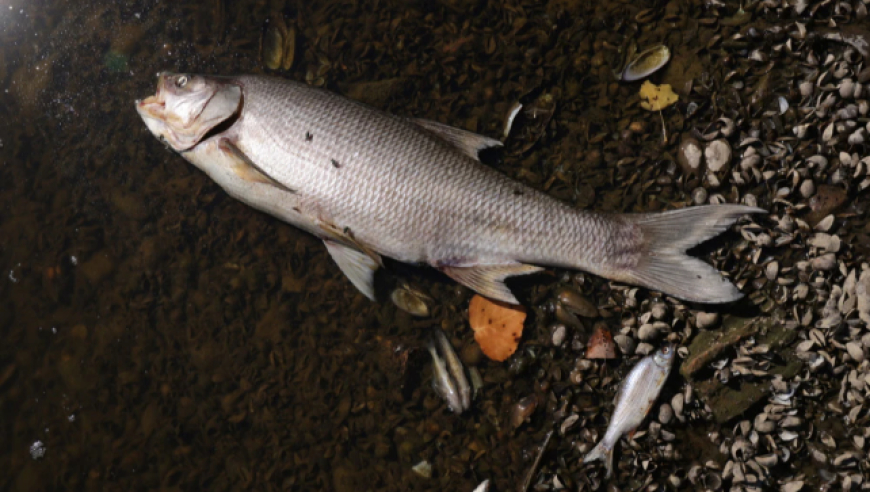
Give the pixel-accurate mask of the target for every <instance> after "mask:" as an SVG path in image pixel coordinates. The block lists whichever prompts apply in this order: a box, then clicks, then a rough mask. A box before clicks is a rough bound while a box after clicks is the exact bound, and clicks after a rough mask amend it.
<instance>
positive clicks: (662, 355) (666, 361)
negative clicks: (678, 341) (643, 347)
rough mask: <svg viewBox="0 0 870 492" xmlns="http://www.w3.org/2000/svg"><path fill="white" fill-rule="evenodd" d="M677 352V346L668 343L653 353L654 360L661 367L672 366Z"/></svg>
mask: <svg viewBox="0 0 870 492" xmlns="http://www.w3.org/2000/svg"><path fill="white" fill-rule="evenodd" d="M675 353H677V348H676V347H674V344H672V343H666V344H665V345H664V346H662V348H660V349H658V351H657V352H656V353H655V355H653V360H654V361H655V363H656V365H657V366H659V367H670V366H671V363H672V362H673V361H674V354H675Z"/></svg>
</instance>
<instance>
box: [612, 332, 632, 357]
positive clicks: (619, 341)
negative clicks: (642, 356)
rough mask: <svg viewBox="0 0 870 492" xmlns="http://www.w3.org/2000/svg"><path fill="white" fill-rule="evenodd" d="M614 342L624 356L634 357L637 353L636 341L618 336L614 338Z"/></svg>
mask: <svg viewBox="0 0 870 492" xmlns="http://www.w3.org/2000/svg"><path fill="white" fill-rule="evenodd" d="M613 341H614V342H616V345H617V346H618V347H619V351H620V352H622V355H633V354H634V351H635V343H634V339H632V338H631V337H629V336H625V335H616V336H615V337H613Z"/></svg>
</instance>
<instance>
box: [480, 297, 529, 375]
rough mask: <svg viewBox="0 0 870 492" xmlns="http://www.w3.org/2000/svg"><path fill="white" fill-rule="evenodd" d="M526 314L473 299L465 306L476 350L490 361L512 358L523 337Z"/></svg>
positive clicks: (501, 304) (490, 301)
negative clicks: (476, 346)
mask: <svg viewBox="0 0 870 492" xmlns="http://www.w3.org/2000/svg"><path fill="white" fill-rule="evenodd" d="M525 320H526V310H525V309H524V308H523V307H522V306H514V305H511V304H507V303H504V302H499V301H493V300H490V299H487V298H486V297H483V296H480V295H475V296H474V297H472V298H471V304H469V306H468V322H469V323H470V324H471V329H472V330H473V331H474V340H475V341H476V342H477V344H478V345H480V350H481V351H482V352H483V353H484V355H486V356H487V357H489V358H490V359H492V360H496V361H499V362H501V361H504V360H505V359H507V358H508V357H510V356H511V354H513V353H514V352H515V351H516V349H517V345H519V343H520V338H522V336H523V322H524V321H525Z"/></svg>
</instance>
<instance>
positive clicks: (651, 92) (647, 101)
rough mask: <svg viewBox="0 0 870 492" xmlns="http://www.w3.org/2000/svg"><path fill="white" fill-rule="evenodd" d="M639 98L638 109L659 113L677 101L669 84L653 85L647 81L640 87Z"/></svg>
mask: <svg viewBox="0 0 870 492" xmlns="http://www.w3.org/2000/svg"><path fill="white" fill-rule="evenodd" d="M640 98H641V102H640V107H642V108H643V109H645V110H647V111H661V110H662V109H665V108H666V107H668V106H670V105H671V104H674V103H675V102H677V100H678V99H679V97H678V96H677V95H676V94H675V93H674V91H673V89H672V88H671V86H670V85H669V84H662V85H655V84H653V83H652V82H650V81H649V80H647V81H646V82H644V83H643V85H642V86H640Z"/></svg>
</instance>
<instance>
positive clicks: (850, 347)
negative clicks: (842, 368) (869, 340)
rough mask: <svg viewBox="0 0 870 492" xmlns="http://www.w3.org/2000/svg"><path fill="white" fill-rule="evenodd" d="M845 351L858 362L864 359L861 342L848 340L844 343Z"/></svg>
mask: <svg viewBox="0 0 870 492" xmlns="http://www.w3.org/2000/svg"><path fill="white" fill-rule="evenodd" d="M846 351H847V352H849V357H851V358H852V360H854V361H855V362H857V363H859V364H860V363H861V362H863V361H864V349H863V348H862V347H861V344H859V343H857V342H848V343H847V344H846Z"/></svg>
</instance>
